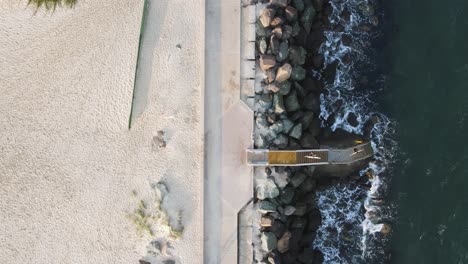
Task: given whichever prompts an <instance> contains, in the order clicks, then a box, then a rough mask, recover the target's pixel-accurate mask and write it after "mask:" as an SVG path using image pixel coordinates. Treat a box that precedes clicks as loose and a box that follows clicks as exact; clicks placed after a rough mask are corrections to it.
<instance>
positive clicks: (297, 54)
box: [289, 46, 307, 65]
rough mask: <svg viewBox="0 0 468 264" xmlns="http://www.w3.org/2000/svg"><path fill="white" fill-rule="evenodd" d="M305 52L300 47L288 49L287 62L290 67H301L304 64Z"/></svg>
mask: <svg viewBox="0 0 468 264" xmlns="http://www.w3.org/2000/svg"><path fill="white" fill-rule="evenodd" d="M306 56H307V51H306V50H305V49H304V48H303V47H300V46H291V48H290V49H289V60H290V62H291V64H292V65H302V64H304V63H305V59H306Z"/></svg>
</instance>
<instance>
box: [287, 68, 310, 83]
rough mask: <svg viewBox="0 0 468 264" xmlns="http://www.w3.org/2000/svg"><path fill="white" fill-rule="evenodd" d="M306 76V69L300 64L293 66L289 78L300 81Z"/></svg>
mask: <svg viewBox="0 0 468 264" xmlns="http://www.w3.org/2000/svg"><path fill="white" fill-rule="evenodd" d="M305 77H306V70H305V69H304V68H302V67H301V66H300V65H296V66H294V67H293V69H292V71H291V80H293V81H302V80H304V79H305Z"/></svg>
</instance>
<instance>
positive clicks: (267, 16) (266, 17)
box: [259, 8, 276, 27]
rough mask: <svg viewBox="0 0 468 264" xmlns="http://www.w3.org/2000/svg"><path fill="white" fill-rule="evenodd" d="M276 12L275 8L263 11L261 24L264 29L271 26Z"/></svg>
mask: <svg viewBox="0 0 468 264" xmlns="http://www.w3.org/2000/svg"><path fill="white" fill-rule="evenodd" d="M275 14H276V10H275V9H273V8H265V9H263V10H262V12H261V13H260V18H259V19H260V23H261V24H262V26H263V27H268V26H270V23H271V21H272V20H273V18H274V17H275Z"/></svg>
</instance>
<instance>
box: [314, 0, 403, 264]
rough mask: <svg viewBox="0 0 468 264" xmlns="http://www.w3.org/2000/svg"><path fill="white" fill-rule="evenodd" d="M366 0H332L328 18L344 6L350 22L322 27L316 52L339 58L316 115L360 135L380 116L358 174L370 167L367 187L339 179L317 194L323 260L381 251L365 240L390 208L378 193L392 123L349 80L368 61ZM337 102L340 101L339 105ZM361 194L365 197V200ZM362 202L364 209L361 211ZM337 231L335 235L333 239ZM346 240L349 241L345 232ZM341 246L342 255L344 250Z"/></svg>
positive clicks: (391, 147) (390, 151)
mask: <svg viewBox="0 0 468 264" xmlns="http://www.w3.org/2000/svg"><path fill="white" fill-rule="evenodd" d="M366 3H368V1H367V0H332V1H331V3H330V4H331V5H332V7H333V11H332V14H331V16H330V18H329V19H330V22H331V24H332V25H336V24H338V23H340V22H344V21H343V19H342V18H341V17H340V14H341V12H342V11H343V10H344V9H347V10H349V11H350V13H351V16H350V22H349V23H342V24H343V25H345V30H344V32H332V31H328V32H325V37H326V42H325V43H324V44H323V45H322V47H321V48H320V53H321V54H323V55H324V57H325V63H324V67H325V68H326V67H329V66H330V65H331V64H332V63H334V62H335V61H338V66H337V70H336V76H335V79H334V81H333V83H331V84H327V85H326V88H327V90H328V93H327V94H322V95H321V97H320V101H321V113H320V117H321V118H322V119H323V120H327V119H328V118H330V116H332V115H333V116H334V122H333V124H331V129H332V130H333V131H335V130H336V129H343V130H345V131H348V132H352V133H356V134H363V132H364V124H365V123H366V122H367V121H368V120H371V118H373V117H374V116H377V117H378V119H379V121H378V122H377V124H375V125H374V127H373V129H372V131H371V139H372V141H371V143H372V148H373V150H374V153H375V156H374V160H375V161H374V162H371V163H370V164H369V166H368V167H367V168H365V169H364V170H362V171H361V173H360V174H361V177H367V176H366V174H365V173H366V172H367V171H369V170H370V171H372V175H373V177H372V178H371V179H370V180H369V181H370V189H369V190H365V189H363V188H359V187H355V186H354V187H353V186H352V185H351V184H346V185H345V184H340V185H338V186H333V187H331V188H329V189H327V190H324V191H320V192H318V193H317V204H318V207H319V209H320V211H321V213H322V226H321V227H320V228H319V230H318V231H317V237H316V239H315V241H314V246H315V247H317V248H318V249H320V250H321V251H322V252H323V254H324V258H325V263H353V262H354V261H353V259H354V260H355V258H362V257H365V256H367V255H369V254H373V252H377V251H380V249H378V248H372V247H371V246H370V245H369V244H370V241H371V240H372V239H374V237H375V234H376V233H378V232H381V231H382V228H383V227H384V224H383V222H382V221H383V220H385V219H388V218H389V217H391V213H388V212H387V211H388V210H387V209H386V208H385V207H386V206H387V207H388V205H385V203H384V201H382V200H380V197H381V196H382V192H384V191H385V188H386V186H387V185H386V183H385V181H386V179H385V177H384V176H383V175H384V174H385V172H386V171H387V169H388V167H389V166H390V164H391V163H392V161H393V155H394V153H395V151H396V144H395V142H394V141H392V140H391V136H392V134H393V132H394V126H395V124H394V122H393V121H392V120H390V119H389V118H387V117H386V116H384V115H382V114H380V113H376V112H372V111H371V109H370V108H371V107H372V104H373V103H372V102H370V101H369V95H371V94H372V91H367V92H357V91H355V87H354V84H353V81H352V80H353V79H356V77H357V76H356V75H357V74H358V73H357V71H356V69H355V63H356V62H357V61H360V62H366V63H369V64H370V63H371V62H370V61H369V59H368V58H367V57H366V54H365V52H364V51H365V48H364V47H363V45H362V43H363V42H364V41H367V40H368V39H369V37H370V36H369V34H368V33H365V32H356V31H354V29H355V28H356V27H357V26H358V25H359V24H362V23H369V22H370V17H364V16H363V15H362V14H360V13H359V11H358V6H359V5H361V4H366ZM343 34H349V35H351V36H352V38H353V43H352V44H351V46H350V47H348V46H344V45H342V43H341V37H342V35H343ZM344 56H351V58H352V60H351V63H349V64H344V61H343V58H344ZM379 89H380V88H375V90H379ZM339 101H341V102H342V103H341V104H340V105H339V107H337V102H339ZM351 113H354V114H355V115H356V117H357V121H358V125H357V126H356V127H354V126H352V125H351V124H349V122H348V116H349V115H350V114H351ZM362 196H364V197H365V198H364V200H363V199H362V198H361V197H362ZM362 207H364V209H365V211H366V212H365V213H364V214H363V211H362V210H361V208H362ZM344 224H347V226H348V227H347V228H348V229H350V228H351V230H343V226H344ZM350 224H351V227H350ZM345 231H346V232H345ZM335 233H336V234H335ZM345 233H346V234H349V235H352V236H353V238H352V239H354V240H355V242H352V243H351V242H349V241H344V239H343V237H342V236H343V234H345ZM335 235H336V236H338V238H339V239H336V238H335ZM347 239H348V240H349V237H348V238H347ZM343 250H345V251H346V254H343ZM361 260H362V259H361ZM358 262H359V261H358Z"/></svg>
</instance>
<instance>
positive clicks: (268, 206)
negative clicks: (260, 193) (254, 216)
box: [258, 200, 276, 214]
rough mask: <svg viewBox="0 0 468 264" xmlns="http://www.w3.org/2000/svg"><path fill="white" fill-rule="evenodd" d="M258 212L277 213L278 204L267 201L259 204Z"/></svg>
mask: <svg viewBox="0 0 468 264" xmlns="http://www.w3.org/2000/svg"><path fill="white" fill-rule="evenodd" d="M258 211H259V212H260V213H261V214H266V213H272V212H276V204H274V203H272V202H270V201H267V200H263V201H261V202H259V203H258Z"/></svg>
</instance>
